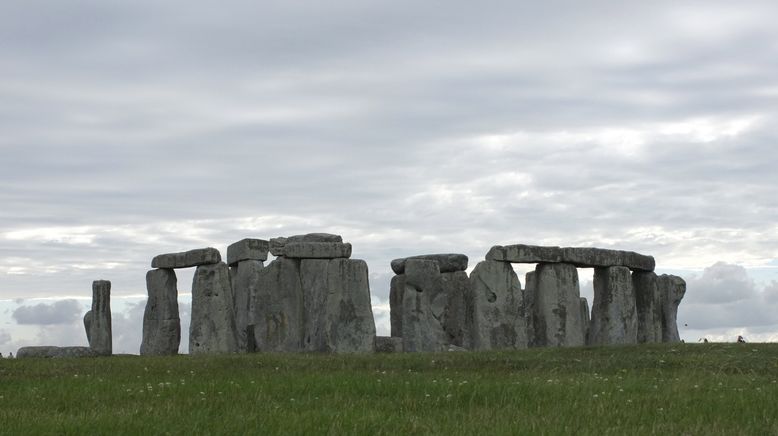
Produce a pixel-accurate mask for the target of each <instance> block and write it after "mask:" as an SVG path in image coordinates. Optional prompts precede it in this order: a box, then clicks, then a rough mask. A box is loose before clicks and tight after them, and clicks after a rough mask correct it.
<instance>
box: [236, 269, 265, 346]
mask: <svg viewBox="0 0 778 436" xmlns="http://www.w3.org/2000/svg"><path fill="white" fill-rule="evenodd" d="M263 268H264V263H262V262H261V261H259V260H242V261H240V262H238V263H237V264H236V265H235V266H234V267H231V270H233V271H234V273H233V274H232V275H231V277H232V290H233V294H234V299H233V303H234V305H235V306H234V308H233V309H234V311H235V329H236V332H237V341H238V351H241V352H244V353H245V352H248V351H249V349H250V348H253V347H254V345H253V344H252V345H251V346H249V343H248V342H249V341H248V336H249V334H248V328H249V326H250V325H254V324H255V321H254V316H255V311H256V298H257V286H258V284H259V274H260V272H261V271H262V269H263ZM252 336H253V334H252Z"/></svg>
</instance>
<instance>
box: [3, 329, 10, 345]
mask: <svg viewBox="0 0 778 436" xmlns="http://www.w3.org/2000/svg"><path fill="white" fill-rule="evenodd" d="M11 340H12V338H11V335H10V334H9V333H8V332H6V331H5V330H0V345H5V344H8V343H10V342H11Z"/></svg>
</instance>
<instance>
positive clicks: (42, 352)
mask: <svg viewBox="0 0 778 436" xmlns="http://www.w3.org/2000/svg"><path fill="white" fill-rule="evenodd" d="M97 356H100V354H99V353H97V352H95V351H94V350H93V349H91V348H89V347H52V346H39V347H22V348H19V351H17V352H16V357H17V358H18V359H23V358H31V357H32V358H35V357H37V358H62V357H97Z"/></svg>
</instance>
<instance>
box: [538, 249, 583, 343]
mask: <svg viewBox="0 0 778 436" xmlns="http://www.w3.org/2000/svg"><path fill="white" fill-rule="evenodd" d="M535 279H536V284H535V313H534V316H535V317H536V321H535V328H536V330H535V335H536V343H537V345H538V346H541V347H543V346H545V347H581V346H583V345H584V344H585V336H584V330H585V327H584V322H583V320H582V319H581V291H580V287H579V284H578V270H577V269H576V268H575V266H573V265H570V264H566V263H540V264H538V266H537V267H536V268H535Z"/></svg>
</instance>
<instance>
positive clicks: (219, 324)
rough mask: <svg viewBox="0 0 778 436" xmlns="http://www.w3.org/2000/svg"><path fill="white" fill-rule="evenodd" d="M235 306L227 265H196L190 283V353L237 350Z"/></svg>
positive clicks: (233, 351)
mask: <svg viewBox="0 0 778 436" xmlns="http://www.w3.org/2000/svg"><path fill="white" fill-rule="evenodd" d="M234 307H235V306H234V302H233V294H232V285H231V283H230V269H229V267H228V266H227V264H226V263H223V262H220V263H217V264H212V265H201V266H198V267H197V270H195V274H194V280H193V282H192V321H191V323H190V325H189V354H205V353H235V352H237V351H238V340H237V331H236V330H237V329H236V326H235V312H234Z"/></svg>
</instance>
